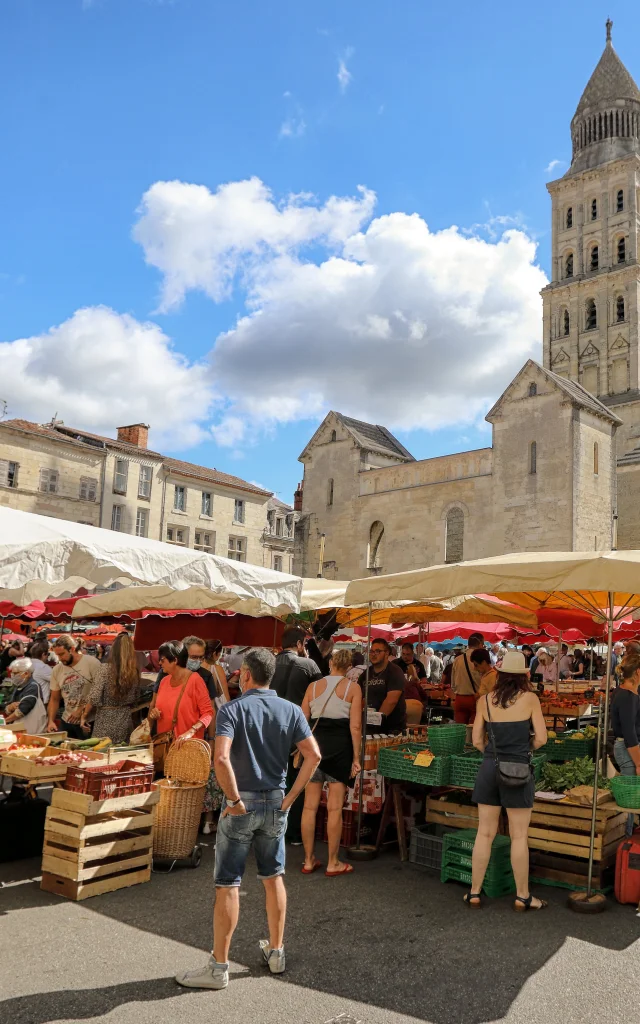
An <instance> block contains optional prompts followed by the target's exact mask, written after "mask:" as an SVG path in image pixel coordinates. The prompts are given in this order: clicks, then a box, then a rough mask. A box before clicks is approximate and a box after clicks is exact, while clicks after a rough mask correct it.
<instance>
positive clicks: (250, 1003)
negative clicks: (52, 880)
mask: <svg viewBox="0 0 640 1024" xmlns="http://www.w3.org/2000/svg"><path fill="white" fill-rule="evenodd" d="M318 853H319V854H320V855H322V854H323V853H326V847H323V846H322V844H319V845H318ZM212 861H213V850H212V849H211V848H208V849H207V850H205V857H204V858H203V862H202V865H201V866H200V868H199V869H197V870H195V871H194V870H189V869H183V870H179V871H174V872H173V873H172V874H171V875H159V874H156V875H154V876H153V878H152V881H151V882H150V883H149V884H147V885H139V886H135V887H132V888H131V889H124V890H121V891H120V892H115V893H110V894H108V895H105V896H99V897H94V898H93V899H90V900H88V901H86V902H85V903H72V902H70V901H67V900H63V899H60V898H58V897H56V896H51V895H49V894H48V893H44V892H42V891H41V890H40V888H39V885H38V883H37V882H34V881H29V879H33V878H34V877H35V876H37V875H39V873H40V872H39V863H38V862H37V861H23V862H16V863H14V864H9V865H0V881H1V882H2V883H3V885H4V888H2V889H0V914H1V915H2V916H1V919H0V995H1V1001H0V1021H2V1022H3V1024H49V1022H54V1021H66V1022H75V1021H86V1020H94V1021H100V1022H105V1024H176V1022H183V1021H184V1024H201V1022H202V1024H211V1022H212V1021H215V1022H218V1021H219V1022H224V1024H253V1022H256V1024H324V1022H327V1021H333V1020H335V1019H336V1018H339V1020H340V1024H352V1022H355V1021H359V1022H362V1024H409V1022H412V1024H414V1022H415V1021H427V1022H429V1024H488V1022H495V1021H506V1022H508V1024H538V1022H539V1024H574V1022H575V1024H610V1022H611V1024H613V1022H616V1024H618V1022H619V1021H623V1020H624V1021H629V1022H631V1021H633V1020H638V1019H640V1011H638V1006H639V1005H640V972H639V971H638V963H639V960H638V955H639V953H640V941H639V939H640V919H639V918H636V916H635V912H634V909H633V908H632V907H621V906H618V904H616V903H615V902H614V901H613V899H611V900H610V903H609V907H608V910H607V912H606V913H604V914H602V915H599V916H597V917H581V916H577V915H575V914H573V913H571V912H570V911H569V910H567V909H566V906H565V901H566V893H564V892H563V891H562V890H559V889H551V888H545V889H544V890H542V889H541V890H540V894H541V895H542V896H544V897H545V898H547V899H549V900H550V901H551V906H550V907H549V909H548V910H546V911H544V912H543V913H540V914H533V913H531V914H526V915H520V914H514V913H513V912H512V911H511V902H510V901H509V900H508V899H506V900H498V901H493V902H490V903H488V904H487V906H486V908H485V909H484V910H482V911H481V912H476V911H470V910H468V909H467V908H466V907H465V906H464V905H463V903H462V895H463V892H464V888H463V887H462V886H459V885H458V884H456V883H448V884H447V885H442V884H441V883H440V881H439V879H438V878H437V876H434V875H433V874H432V873H429V872H425V871H423V870H422V869H419V868H415V867H413V866H412V865H401V864H400V862H399V860H398V858H397V854H394V853H391V852H390V853H385V854H384V855H383V856H382V857H381V858H380V859H379V860H377V861H375V862H373V863H370V864H361V865H357V866H356V871H355V872H354V874H353V875H352V876H350V877H348V878H339V879H326V878H325V877H324V875H323V874H320V873H318V874H315V875H312V876H309V877H305V876H302V875H301V874H300V873H299V867H300V864H301V861H302V852H301V850H300V849H299V848H296V849H293V850H290V851H289V873H288V875H287V883H288V891H289V919H288V928H287V935H286V950H287V965H288V969H287V972H286V974H285V975H284V976H283V977H281V978H276V977H272V976H271V975H269V974H268V973H266V972H265V970H264V968H263V967H262V965H261V962H260V952H259V948H258V939H260V938H262V937H264V935H265V934H266V931H265V915H264V909H263V896H262V886H261V884H260V883H259V882H258V881H257V879H256V878H255V866H254V865H253V864H252V863H250V870H249V873H248V875H247V878H246V881H245V884H244V885H243V888H242V890H241V892H242V894H243V895H242V899H241V919H240V925H239V928H238V931H237V933H236V937H235V940H234V944H233V946H232V956H233V958H234V960H235V961H236V964H235V967H234V969H233V973H232V977H231V981H230V984H229V988H228V989H227V990H226V991H223V992H192V991H184V990H181V989H180V988H179V987H178V986H177V985H176V984H175V982H174V981H173V975H174V974H175V972H176V971H178V970H180V969H182V968H190V967H194V966H196V967H197V966H199V964H200V963H202V962H204V961H205V960H206V957H207V955H208V950H209V949H210V947H211V934H210V928H211V925H210V916H211V914H210V910H211V899H212V881H211V868H212ZM341 1014H344V1015H346V1016H344V1017H340V1015H341Z"/></svg>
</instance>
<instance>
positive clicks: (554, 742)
mask: <svg viewBox="0 0 640 1024" xmlns="http://www.w3.org/2000/svg"><path fill="white" fill-rule="evenodd" d="M576 732H577V730H575V729H574V730H573V731H572V732H566V733H563V734H562V736H558V737H557V738H556V739H550V740H547V742H546V743H545V745H544V746H543V747H539V748H538V754H544V755H545V757H546V759H547V761H575V759H576V758H577V757H593V756H594V753H595V749H596V741H595V738H594V739H592V740H572V739H571V738H570V737H571V736H575V734H576Z"/></svg>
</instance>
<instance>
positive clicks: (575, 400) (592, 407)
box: [485, 359, 622, 426]
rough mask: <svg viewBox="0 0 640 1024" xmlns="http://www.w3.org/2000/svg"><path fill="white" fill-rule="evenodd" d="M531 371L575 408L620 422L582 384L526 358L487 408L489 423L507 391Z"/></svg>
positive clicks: (612, 421)
mask: <svg viewBox="0 0 640 1024" xmlns="http://www.w3.org/2000/svg"><path fill="white" fill-rule="evenodd" d="M532 372H534V374H535V372H538V373H541V374H543V375H544V377H546V379H547V380H548V381H549V382H550V383H551V384H553V385H554V386H555V387H557V388H558V390H559V391H562V392H564V394H565V395H566V396H567V398H569V399H570V401H571V404H572V405H574V406H576V407H577V408H580V409H587V410H588V411H589V412H592V413H595V414H596V416H601V417H602V419H605V420H608V421H609V423H614V424H615V425H616V426H619V425H620V424H621V423H622V420H621V419H620V418H619V417H618V416H616V414H615V413H614V412H612V411H611V409H607V407H606V405H604V404H603V403H602V402H601V401H600V400H599V399H598V398H596V397H595V396H594V395H592V394H591V392H590V391H587V389H586V388H583V386H582V384H578V382H577V381H575V380H567V379H566V378H565V377H561V376H560V374H558V373H554V372H553V370H547V369H546V367H544V366H541V365H540V363H536V362H535V360H534V359H528V360H527V362H526V363H525V364H524V366H523V367H522V369H521V370H520V372H519V373H517V374H516V376H515V377H514V378H513V380H512V381H511V384H509V387H508V388H507V389H506V391H504V392H503V394H502V395H501V396H500V398H499V399H498V401H497V402H496V404H495V405H494V406H493V408H492V409H490V410H489V412H488V413H487V415H486V416H485V419H486V420H488V422H489V423H493V419H494V416H495V415H496V414H497V413H498V412H499V411H500V407H501V405H502V403H503V402H504V400H505V398H506V396H507V395H508V394H509V392H510V391H512V389H513V388H514V385H517V383H518V381H519V380H520V379H521V378H522V377H524V378H525V379H527V380H528V379H529V377H531V374H532ZM534 380H535V376H534Z"/></svg>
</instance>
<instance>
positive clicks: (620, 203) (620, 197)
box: [616, 188, 624, 213]
mask: <svg viewBox="0 0 640 1024" xmlns="http://www.w3.org/2000/svg"><path fill="white" fill-rule="evenodd" d="M623 210H624V192H623V190H622V189H621V188H620V189H618V194H617V195H616V213H622V211H623Z"/></svg>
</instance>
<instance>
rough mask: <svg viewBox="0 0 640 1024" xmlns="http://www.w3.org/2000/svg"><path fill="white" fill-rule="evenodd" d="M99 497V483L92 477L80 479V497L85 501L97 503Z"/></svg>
mask: <svg viewBox="0 0 640 1024" xmlns="http://www.w3.org/2000/svg"><path fill="white" fill-rule="evenodd" d="M97 496H98V481H97V480H94V478H93V477H91V476H81V477H80V497H81V498H82V499H83V500H84V501H95V500H96V498H97Z"/></svg>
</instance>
